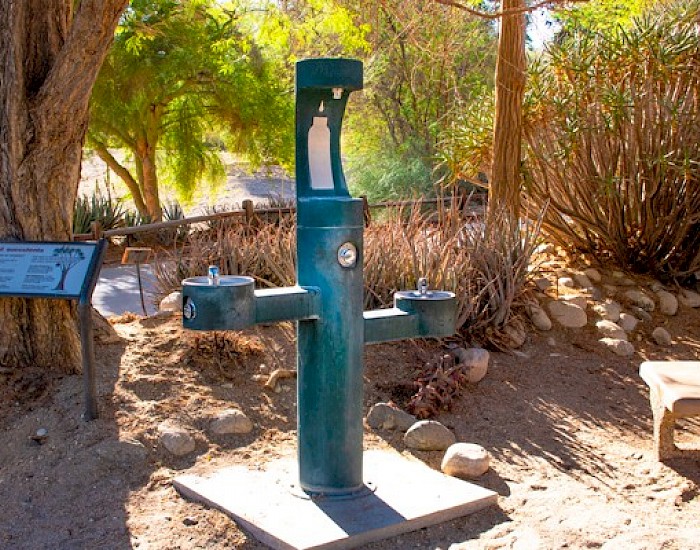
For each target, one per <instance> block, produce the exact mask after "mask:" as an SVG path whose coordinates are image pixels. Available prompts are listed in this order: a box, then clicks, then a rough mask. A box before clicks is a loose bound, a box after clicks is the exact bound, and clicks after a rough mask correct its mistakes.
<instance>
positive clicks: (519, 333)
mask: <svg viewBox="0 0 700 550" xmlns="http://www.w3.org/2000/svg"><path fill="white" fill-rule="evenodd" d="M501 338H502V341H503V344H504V345H505V346H506V347H507V348H508V349H517V348H519V347H522V345H523V344H524V343H525V340H526V338H527V334H526V333H525V329H524V328H522V327H521V326H516V325H513V324H507V325H506V326H504V327H503V328H502V329H501Z"/></svg>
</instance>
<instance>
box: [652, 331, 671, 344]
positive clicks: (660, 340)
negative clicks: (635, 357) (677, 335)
mask: <svg viewBox="0 0 700 550" xmlns="http://www.w3.org/2000/svg"><path fill="white" fill-rule="evenodd" d="M651 337H652V338H653V339H654V342H656V343H657V344H658V345H660V346H670V345H671V344H672V343H673V340H671V334H670V333H669V332H668V331H667V330H666V329H665V328H663V327H656V328H655V329H654V331H653V332H652V333H651Z"/></svg>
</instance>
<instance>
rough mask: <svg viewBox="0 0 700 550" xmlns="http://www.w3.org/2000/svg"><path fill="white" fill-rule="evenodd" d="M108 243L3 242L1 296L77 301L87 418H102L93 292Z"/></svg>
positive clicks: (0, 252) (0, 253)
mask: <svg viewBox="0 0 700 550" xmlns="http://www.w3.org/2000/svg"><path fill="white" fill-rule="evenodd" d="M106 249H107V241H106V240H104V239H103V240H100V241H96V242H84V243H83V242H81V243H75V242H46V241H41V242H40V241H24V242H17V241H13V242H7V241H0V298H2V297H15V298H50V299H58V300H77V301H78V317H79V320H80V343H81V349H82V365H83V379H84V385H85V413H84V415H83V417H84V419H85V420H93V419H95V418H97V416H98V411H97V392H96V388H95V351H94V345H93V338H92V304H91V300H92V293H93V291H94V290H95V285H96V284H97V279H98V276H99V274H100V268H101V267H102V260H103V258H104V253H105V251H106Z"/></svg>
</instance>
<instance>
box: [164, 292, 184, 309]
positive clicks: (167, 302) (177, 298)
mask: <svg viewBox="0 0 700 550" xmlns="http://www.w3.org/2000/svg"><path fill="white" fill-rule="evenodd" d="M158 310H159V311H174V312H180V311H182V292H179V291H176V292H171V293H170V294H168V295H167V296H166V297H165V298H163V299H162V300H161V301H160V304H159V305H158Z"/></svg>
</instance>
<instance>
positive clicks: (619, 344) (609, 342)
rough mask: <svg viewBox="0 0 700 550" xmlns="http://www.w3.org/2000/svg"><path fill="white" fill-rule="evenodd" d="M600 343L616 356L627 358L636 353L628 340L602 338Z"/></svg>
mask: <svg viewBox="0 0 700 550" xmlns="http://www.w3.org/2000/svg"><path fill="white" fill-rule="evenodd" d="M599 342H600V343H601V344H603V345H604V346H606V347H607V348H608V349H609V350H610V351H612V352H613V353H614V354H616V355H620V356H621V357H627V356H629V355H632V354H633V353H634V346H633V345H632V344H630V343H629V342H628V341H627V340H620V339H618V338H601V339H600V340H599Z"/></svg>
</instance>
